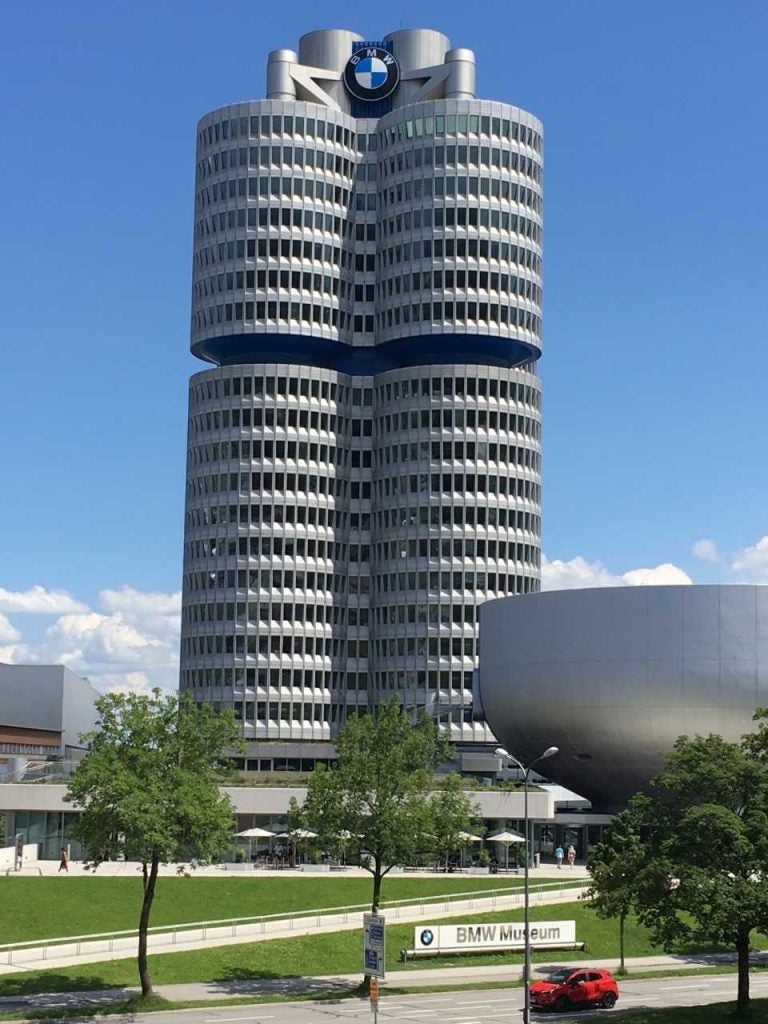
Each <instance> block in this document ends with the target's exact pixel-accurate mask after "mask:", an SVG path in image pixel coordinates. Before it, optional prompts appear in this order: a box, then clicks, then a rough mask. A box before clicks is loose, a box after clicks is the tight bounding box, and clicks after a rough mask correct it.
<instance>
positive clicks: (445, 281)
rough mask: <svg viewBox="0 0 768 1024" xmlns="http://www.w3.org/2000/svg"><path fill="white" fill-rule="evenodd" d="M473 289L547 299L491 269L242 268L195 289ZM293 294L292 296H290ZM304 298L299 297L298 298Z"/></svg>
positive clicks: (372, 295) (534, 287)
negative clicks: (378, 272) (349, 273)
mask: <svg viewBox="0 0 768 1024" xmlns="http://www.w3.org/2000/svg"><path fill="white" fill-rule="evenodd" d="M454 288H458V289H469V290H470V291H480V292H488V291H490V292H500V293H507V294H510V295H517V296H519V297H520V298H525V299H531V300H532V301H534V302H535V303H536V304H537V305H540V303H541V288H540V287H539V286H538V284H536V283H535V282H534V281H531V280H530V279H528V278H524V277H517V276H516V275H515V274H510V273H508V272H507V273H504V272H503V271H502V272H499V271H488V270H435V271H432V270H425V271H416V272H413V273H409V272H406V273H405V274H402V273H398V274H394V275H390V276H388V277H385V278H384V279H383V280H381V281H380V282H379V283H378V284H374V283H368V284H359V283H354V284H353V283H352V282H351V281H346V280H342V279H340V278H338V277H335V276H333V275H331V274H319V273H313V272H312V271H307V270H245V271H243V270H237V271H232V270H230V271H226V272H218V273H215V274H209V275H208V276H206V277H198V279H197V280H196V281H195V283H194V285H193V288H192V292H193V295H194V296H195V297H196V298H198V299H201V300H202V299H204V298H207V297H208V296H211V295H218V294H221V293H225V292H231V291H234V290H235V289H237V290H238V291H242V290H245V291H254V290H256V291H267V290H275V291H279V292H280V293H281V294H283V295H285V296H286V298H288V299H290V298H291V294H290V293H291V292H292V291H295V292H321V293H324V294H325V295H327V296H333V297H334V298H341V299H342V300H343V299H348V300H352V301H354V302H366V303H374V302H375V301H376V298H377V296H378V297H379V298H381V299H384V298H386V297H387V296H392V295H400V294H407V293H410V292H420V291H422V290H424V291H432V290H435V291H441V292H442V291H443V290H444V289H445V290H447V289H450V290H453V289H454ZM286 293H287V295H286ZM297 297H298V296H297Z"/></svg>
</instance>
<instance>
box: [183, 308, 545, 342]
mask: <svg viewBox="0 0 768 1024" xmlns="http://www.w3.org/2000/svg"><path fill="white" fill-rule="evenodd" d="M358 318H359V319H360V326H359V327H357V326H355V327H354V328H353V324H354V323H355V320H353V315H352V314H351V313H349V312H347V311H345V310H339V309H337V308H335V307H331V306H319V305H317V304H316V303H311V302H224V303H218V304H216V305H210V306H203V307H202V308H201V309H199V310H198V311H197V312H196V313H194V314H193V316H192V326H193V328H194V329H195V330H204V329H205V328H207V327H213V326H216V325H218V324H228V323H263V324H267V323H274V324H277V323H283V324H315V325H317V326H320V327H332V328H340V329H341V330H347V329H357V330H359V331H365V332H368V333H370V332H372V331H373V330H374V326H373V325H374V322H376V323H378V324H379V326H380V327H381V328H385V327H398V326H399V325H400V324H402V325H405V324H411V323H428V324H432V325H433V326H438V327H439V326H443V327H455V326H459V327H461V326H462V325H464V324H465V323H472V324H477V325H478V326H484V325H487V324H495V325H497V326H499V327H502V328H503V327H520V328H522V329H523V330H526V331H528V332H530V333H532V334H536V335H538V334H539V333H540V332H541V318H540V317H539V316H537V315H536V314H535V313H533V312H531V310H529V309H522V308H521V307H519V306H513V305H506V304H505V305H500V304H499V303H497V302H468V301H461V302H453V301H450V302H448V301H446V302H416V303H411V304H409V305H407V306H396V307H395V308H394V309H385V310H382V311H381V312H379V313H376V314H375V316H373V315H369V316H366V317H365V321H367V322H368V324H367V325H366V326H364V321H363V316H362V314H359V315H358V317H356V318H355V319H358Z"/></svg>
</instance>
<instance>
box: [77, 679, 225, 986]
mask: <svg viewBox="0 0 768 1024" xmlns="http://www.w3.org/2000/svg"><path fill="white" fill-rule="evenodd" d="M96 707H97V709H98V712H99V728H98V729H97V730H96V731H94V732H92V733H88V734H86V735H85V736H84V737H83V739H84V740H85V741H86V742H87V743H88V744H89V750H88V753H87V754H86V755H85V757H84V758H83V760H82V761H81V762H80V763H79V764H78V766H77V768H76V769H75V771H74V773H73V775H72V778H71V780H70V783H69V788H68V790H67V795H66V799H67V800H69V801H70V802H72V803H74V804H76V805H77V806H78V807H79V808H81V810H82V813H81V814H80V816H79V818H78V821H77V823H76V825H75V827H74V830H73V831H74V834H75V836H76V837H77V838H78V839H79V840H80V841H81V842H82V843H83V845H84V847H85V849H86V850H87V851H88V853H89V859H90V860H91V861H92V863H93V865H94V867H95V866H96V865H97V864H98V863H100V861H101V860H102V859H105V858H107V857H109V858H111V859H114V858H116V857H118V856H125V857H126V859H128V860H138V861H140V862H141V871H142V882H143V898H142V904H141V913H140V915H139V943H138V969H139V978H140V980H141V992H142V995H143V996H150V995H152V982H151V979H150V976H149V971H148V967H147V930H148V928H149V919H150V913H151V910H152V902H153V900H154V897H155V889H156V885H157V876H158V868H159V866H160V864H161V863H168V862H179V861H195V862H198V863H204V862H206V861H208V860H210V859H211V858H212V857H214V856H216V855H217V854H219V853H221V852H222V851H223V850H225V849H226V848H227V846H228V845H229V844H230V843H231V841H232V831H233V829H232V822H233V815H234V809H233V807H232V804H231V803H230V801H229V800H228V798H226V797H224V796H222V795H221V793H220V792H219V790H218V787H217V781H218V780H219V779H220V778H222V776H223V774H224V772H225V770H226V767H227V765H226V762H225V761H224V760H223V759H222V752H223V751H224V749H225V748H226V747H228V746H229V747H233V746H236V744H237V739H236V729H235V722H234V718H233V716H232V715H231V713H229V712H226V713H222V714H218V713H214V711H213V710H212V709H211V707H210V705H207V704H206V705H203V706H202V707H198V706H197V705H196V704H195V703H194V702H193V701H192V700H191V698H189V697H188V695H185V696H183V697H182V698H181V699H179V698H178V697H177V696H176V695H165V696H163V695H162V694H161V692H160V690H158V689H155V690H153V691H152V694H151V695H145V694H130V695H128V696H125V695H122V694H116V693H110V694H107V695H106V696H104V697H100V698H99V700H97V702H96Z"/></svg>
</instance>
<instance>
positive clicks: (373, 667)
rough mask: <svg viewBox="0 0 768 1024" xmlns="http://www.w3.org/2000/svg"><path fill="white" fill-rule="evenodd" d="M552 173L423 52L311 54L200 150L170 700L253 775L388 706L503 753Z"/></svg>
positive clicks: (536, 570) (454, 60)
mask: <svg viewBox="0 0 768 1024" xmlns="http://www.w3.org/2000/svg"><path fill="white" fill-rule="evenodd" d="M541 174H542V129H541V124H540V123H539V122H538V121H537V120H536V118H535V117H533V116H532V115H531V114H529V113H527V112H525V111H524V110H520V109H518V108H517V107H514V106H509V105H507V104H505V103H499V102H496V101H491V100H481V99H477V98H476V96H475V58H474V54H473V53H472V51H471V50H466V49H455V48H453V47H452V46H451V43H450V41H449V40H448V39H447V38H446V37H445V36H444V35H443V34H442V33H440V32H436V31H432V30H428V29H414V30H398V31H395V32H390V33H388V34H385V35H383V36H381V37H380V38H379V39H374V40H369V39H365V38H364V37H363V36H362V35H361V34H360V33H358V32H352V31H347V30H342V29H332V30H327V31H325V30H324V31H316V32H310V33H309V34H307V35H305V36H303V37H302V38H301V40H300V41H299V46H298V51H294V50H287V49H286V50H275V51H274V52H272V53H271V54H270V56H269V60H268V64H267V89H266V99H261V100H251V101H246V102H241V103H233V104H231V105H229V106H225V107H221V108H220V109H218V110H214V111H212V112H211V113H209V114H206V116H205V117H203V119H202V120H201V121H200V123H199V125H198V129H197V175H196V192H195V223H194V257H193V284H192V322H191V339H192V352H193V353H194V355H195V356H197V357H198V358H199V359H201V360H204V361H205V362H207V363H209V364H210V366H209V367H208V368H207V369H203V370H202V371H201V372H199V373H196V374H195V375H194V376H193V377H192V379H191V382H190V389H189V421H188V451H187V484H186V513H185V539H184V578H183V609H182V641H181V680H180V681H181V688H182V690H184V691H189V692H190V693H191V694H192V695H193V696H194V697H195V698H196V699H197V700H206V701H211V702H213V703H214V705H217V706H220V707H231V708H233V709H234V711H235V714H236V716H237V718H238V720H239V721H240V722H241V725H242V736H243V739H244V740H245V742H246V749H247V751H248V754H247V765H246V766H247V767H248V768H250V769H262V770H264V769H271V768H272V767H296V768H299V767H300V768H308V767H311V766H312V764H313V763H314V762H315V761H316V760H317V759H319V758H321V759H322V758H327V757H328V756H329V753H328V752H329V750H331V751H332V747H331V746H330V743H329V741H332V740H333V738H334V735H335V734H336V732H337V731H338V729H339V727H340V726H341V725H342V724H343V722H344V720H345V718H346V716H348V715H353V714H360V713H363V712H365V711H366V710H367V709H368V708H369V707H372V706H374V705H375V704H376V702H377V701H380V700H383V699H386V698H389V697H390V696H392V695H396V696H397V697H398V699H400V700H401V701H402V702H403V704H404V705H405V706H406V707H408V708H413V709H414V712H416V711H417V710H418V709H422V708H426V709H427V710H428V711H429V713H430V714H433V715H434V716H435V717H436V718H437V720H438V721H439V722H440V723H441V725H442V727H443V728H444V729H445V730H446V732H447V733H448V734H449V736H450V738H451V739H452V740H453V742H454V743H456V744H457V745H458V746H459V747H460V748H464V749H468V748H469V749H472V748H474V749H475V750H477V749H478V748H477V747H476V746H475V745H476V744H488V743H492V742H493V736H492V734H491V732H490V731H489V729H488V727H487V726H486V724H485V723H484V722H482V721H475V720H473V716H472V678H473V671H474V669H475V666H476V659H477V630H478V607H479V605H481V604H482V603H483V602H484V601H486V600H488V599H490V598H494V597H501V596H505V595H514V594H526V593H530V592H533V591H537V590H538V589H539V576H540V543H539V537H540V429H541V415H540V385H539V379H538V377H537V374H536V361H537V359H538V357H539V355H540V351H541V223H542V221H541V212H542V192H541ZM480 749H482V748H480Z"/></svg>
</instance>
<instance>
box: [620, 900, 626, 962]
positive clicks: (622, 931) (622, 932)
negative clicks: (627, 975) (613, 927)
mask: <svg viewBox="0 0 768 1024" xmlns="http://www.w3.org/2000/svg"><path fill="white" fill-rule="evenodd" d="M626 920H627V915H626V914H625V913H621V914H619V970H620V971H621V973H622V974H624V972H625V971H626V969H627V967H626V964H625V962H624V924H625V922H626Z"/></svg>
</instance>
